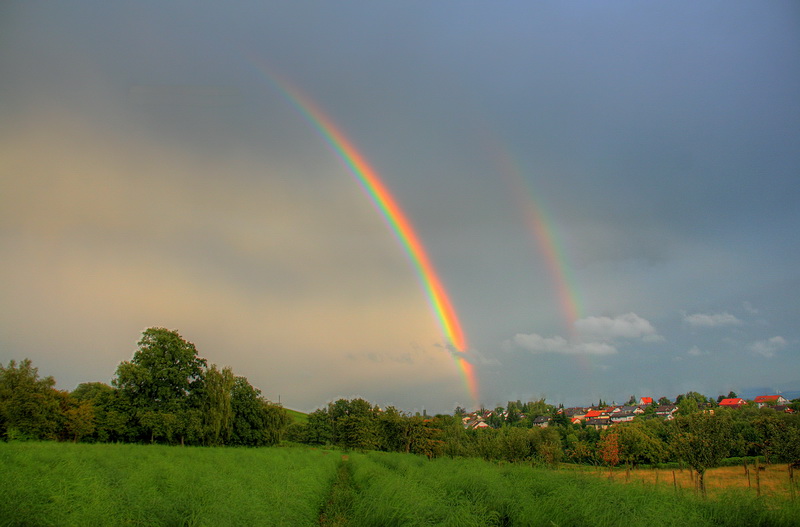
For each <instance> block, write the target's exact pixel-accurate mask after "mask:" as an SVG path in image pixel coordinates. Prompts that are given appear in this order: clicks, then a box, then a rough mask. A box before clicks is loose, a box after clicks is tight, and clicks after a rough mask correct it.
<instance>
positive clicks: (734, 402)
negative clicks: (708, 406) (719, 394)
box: [719, 397, 745, 406]
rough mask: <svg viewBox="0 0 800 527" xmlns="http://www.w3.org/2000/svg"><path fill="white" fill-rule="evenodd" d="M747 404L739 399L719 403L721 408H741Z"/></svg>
mask: <svg viewBox="0 0 800 527" xmlns="http://www.w3.org/2000/svg"><path fill="white" fill-rule="evenodd" d="M743 404H745V400H744V399H742V398H739V397H737V398H736V399H723V400H721V401H720V402H719V405H720V406H741V405H743Z"/></svg>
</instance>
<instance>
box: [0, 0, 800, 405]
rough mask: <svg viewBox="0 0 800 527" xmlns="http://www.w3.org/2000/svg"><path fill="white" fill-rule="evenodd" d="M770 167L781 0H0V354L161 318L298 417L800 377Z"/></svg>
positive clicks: (673, 390)
mask: <svg viewBox="0 0 800 527" xmlns="http://www.w3.org/2000/svg"><path fill="white" fill-rule="evenodd" d="M278 78H281V79H286V80H287V81H288V82H290V83H291V85H292V86H294V88H295V89H297V90H299V91H302V92H303V93H304V94H305V96H306V97H307V99H308V100H310V101H313V102H314V103H315V104H316V106H317V107H318V108H320V109H321V110H322V111H324V112H325V113H326V114H327V115H328V116H329V118H330V119H331V121H332V122H333V123H334V124H335V126H336V127H337V128H338V129H339V130H340V131H341V132H343V133H344V134H346V136H347V137H348V138H349V140H350V141H351V143H352V145H353V146H354V147H355V148H356V149H357V150H358V152H359V153H360V154H361V155H363V156H364V157H365V158H366V159H367V160H369V162H370V164H371V165H372V167H373V168H374V169H375V171H376V173H377V174H378V175H379V177H380V178H381V180H382V181H383V183H384V184H385V185H386V187H387V188H388V189H389V190H390V192H391V194H392V195H393V196H394V198H395V199H396V200H397V202H398V203H399V204H400V206H401V207H402V209H403V210H404V211H405V214H406V215H407V217H408V218H409V220H410V221H411V223H412V224H413V227H414V229H415V231H416V233H417V235H418V236H419V238H420V239H421V241H422V243H423V244H424V246H425V249H426V250H427V252H428V255H429V257H430V259H431V261H432V263H433V265H434V267H435V268H436V272H437V273H438V275H439V277H440V278H441V280H442V282H443V284H444V287H445V289H446V292H447V296H448V297H449V299H450V301H451V302H452V304H453V307H454V308H455V311H456V313H457V315H458V319H459V320H460V323H461V325H462V327H463V329H464V332H465V334H466V338H467V339H468V347H467V349H466V350H465V353H464V354H463V355H462V356H464V357H466V360H468V361H469V362H470V363H471V364H472V365H473V368H474V371H475V374H476V377H477V382H478V390H479V392H478V400H477V401H473V400H472V397H471V395H470V392H469V390H468V389H467V385H466V383H465V379H464V378H463V376H462V372H461V368H460V367H459V364H458V362H457V360H456V358H454V356H457V355H459V354H458V353H456V352H455V350H454V349H453V346H452V344H451V343H450V342H448V341H447V338H446V333H445V332H444V331H443V329H442V328H441V327H440V325H439V323H438V321H437V318H436V316H435V314H434V312H433V310H432V308H431V306H430V305H429V301H428V297H427V296H426V291H425V288H424V285H423V283H422V282H421V280H420V277H419V276H418V274H417V272H416V270H415V267H414V265H413V261H412V260H411V258H410V257H409V255H408V252H407V250H406V249H405V248H404V246H403V245H402V243H401V241H400V240H398V239H397V237H396V236H395V235H394V233H393V232H392V230H391V229H390V227H389V225H388V223H387V221H386V219H385V218H384V217H383V216H382V214H381V211H380V210H379V209H378V208H377V207H376V205H375V204H373V202H372V201H371V200H370V198H369V196H368V195H367V194H366V192H365V191H364V189H363V188H362V187H361V186H360V185H359V182H358V180H357V177H356V175H355V174H353V173H352V172H351V171H349V169H348V167H347V166H346V165H345V163H343V161H342V159H341V158H340V157H339V156H337V154H336V152H335V151H334V150H333V149H332V148H331V147H330V145H329V144H328V143H326V141H325V139H324V137H323V136H322V135H321V134H320V132H319V131H318V130H317V129H315V127H314V126H313V125H312V123H310V122H309V121H308V120H307V119H306V117H305V116H304V115H303V113H302V112H301V111H299V110H298V108H297V107H296V106H295V105H293V103H292V101H291V100H290V99H289V98H288V97H287V96H286V95H285V94H284V93H283V92H282V91H281V89H280V88H279V87H278V86H277V85H276V84H275V80H276V79H278ZM798 168H800V8H799V7H798V4H797V3H795V2H791V1H787V2H780V1H776V2H768V3H753V2H730V1H726V2H686V3H681V2H668V3H663V2H635V3H631V2H618V3H611V4H609V3H607V2H569V3H547V4H545V3H535V4H531V3H530V2H501V3H497V2H446V1H442V2H397V3H394V4H391V5H387V4H385V3H376V2H306V1H295V2H284V3H272V2H233V3H226V4H225V5H221V4H220V5H216V4H214V3H199V4H198V3H196V2H169V3H165V2H136V3H127V4H126V5H123V4H122V3H112V5H109V3H108V2H81V1H78V2H63V3H44V2H13V1H7V2H3V5H2V7H0V184H1V185H2V186H1V187H0V188H1V189H2V191H1V192H0V251H1V253H0V254H2V258H0V363H2V364H4V365H5V364H7V362H8V361H9V360H11V359H17V360H19V359H22V358H25V357H29V358H31V359H32V360H33V361H34V365H36V366H38V367H39V369H40V373H42V374H44V375H53V376H54V377H55V378H56V379H57V381H58V387H59V388H62V389H70V390H71V389H73V388H74V387H75V386H76V385H77V384H78V383H80V382H86V381H103V382H110V380H111V378H112V377H113V375H114V371H115V369H116V366H117V364H119V362H121V361H123V360H128V359H130V358H131V356H132V354H133V352H134V351H135V349H136V342H137V341H138V340H139V337H140V335H141V332H142V330H144V329H145V328H147V327H151V326H163V327H167V328H170V329H177V330H178V331H180V333H181V334H182V335H183V336H184V337H185V338H187V339H188V340H190V341H192V342H194V343H195V345H196V346H197V348H198V350H199V352H200V354H201V355H202V356H204V357H206V358H207V359H208V360H209V362H212V363H216V364H219V365H228V366H231V367H232V368H233V369H234V371H235V372H236V373H238V374H240V375H245V376H247V377H248V379H249V380H250V381H251V382H252V383H253V384H254V385H255V386H257V387H259V388H261V389H262V391H263V392H264V394H265V395H266V396H267V397H268V398H270V399H272V400H277V399H278V398H279V397H280V400H281V402H282V403H283V404H284V405H285V406H287V407H289V408H294V409H298V410H313V409H314V408H317V407H319V406H321V405H324V404H325V403H326V402H327V401H330V400H333V399H336V398H338V397H350V396H363V397H365V398H367V399H368V400H370V401H372V402H375V403H379V404H382V405H385V404H394V405H396V406H398V407H400V408H402V409H404V410H407V411H415V410H422V409H423V408H424V409H426V410H428V411H429V412H449V411H452V409H453V408H454V407H455V406H456V405H457V404H459V405H462V406H467V407H472V406H474V405H475V404H484V405H486V406H487V407H488V406H492V407H493V406H495V405H497V404H498V403H499V404H504V403H505V402H506V401H508V400H516V399H522V400H529V399H533V398H536V399H538V398H540V397H546V398H547V400H548V402H551V403H564V404H567V405H576V404H589V403H592V402H596V401H597V399H598V398H601V397H602V398H603V399H605V400H608V401H609V402H610V401H612V400H614V401H617V402H622V401H624V400H626V399H627V398H628V397H629V396H630V395H637V396H643V395H648V396H654V397H660V396H667V397H675V396H676V395H677V394H679V393H684V392H686V391H689V390H695V391H700V392H702V393H704V394H706V395H711V396H714V397H716V396H717V395H718V394H721V393H725V394H727V392H728V391H729V390H734V391H737V392H740V394H745V395H747V394H751V392H776V391H783V392H789V391H794V390H800V324H798V315H799V314H800V296H799V295H798V292H800V267H798V262H800V244H798V241H797V239H798V238H797V237H798V234H797V233H798V231H800V207H799V206H798V200H799V199H800V183H799V182H798V175H800V174H799V173H798ZM757 394H758V393H752V394H751V395H757Z"/></svg>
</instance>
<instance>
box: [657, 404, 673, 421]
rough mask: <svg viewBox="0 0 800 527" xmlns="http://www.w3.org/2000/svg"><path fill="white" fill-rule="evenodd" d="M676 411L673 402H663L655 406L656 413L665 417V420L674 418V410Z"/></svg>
mask: <svg viewBox="0 0 800 527" xmlns="http://www.w3.org/2000/svg"><path fill="white" fill-rule="evenodd" d="M677 411H678V407H677V406H675V405H674V404H663V405H661V406H659V407H658V408H656V415H657V416H658V417H661V418H662V419H665V420H667V421H671V420H673V419H675V412H677Z"/></svg>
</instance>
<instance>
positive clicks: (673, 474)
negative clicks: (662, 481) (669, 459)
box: [672, 470, 678, 490]
mask: <svg viewBox="0 0 800 527" xmlns="http://www.w3.org/2000/svg"><path fill="white" fill-rule="evenodd" d="M672 486H673V487H674V488H675V490H678V480H677V479H676V478H675V471H674V470H673V471H672Z"/></svg>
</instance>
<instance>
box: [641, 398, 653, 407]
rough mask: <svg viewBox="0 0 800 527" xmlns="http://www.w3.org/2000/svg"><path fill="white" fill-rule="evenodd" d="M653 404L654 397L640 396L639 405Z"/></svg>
mask: <svg viewBox="0 0 800 527" xmlns="http://www.w3.org/2000/svg"><path fill="white" fill-rule="evenodd" d="M651 404H653V398H652V397H639V406H649V405H651Z"/></svg>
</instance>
